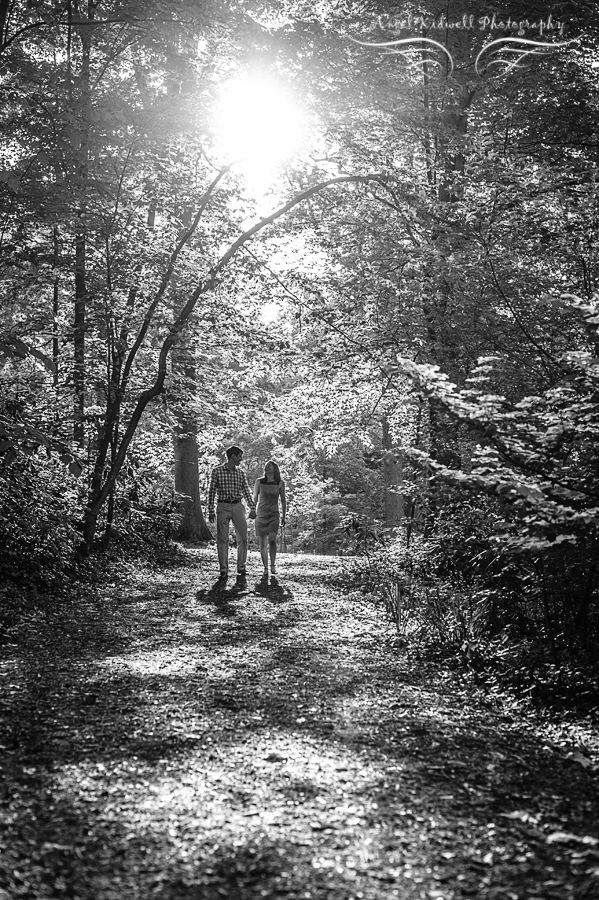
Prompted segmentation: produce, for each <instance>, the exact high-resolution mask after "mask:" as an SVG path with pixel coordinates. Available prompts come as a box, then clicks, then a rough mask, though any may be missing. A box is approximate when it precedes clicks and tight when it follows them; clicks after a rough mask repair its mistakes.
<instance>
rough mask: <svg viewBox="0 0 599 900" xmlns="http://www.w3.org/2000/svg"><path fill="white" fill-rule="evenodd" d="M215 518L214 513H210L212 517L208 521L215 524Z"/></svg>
mask: <svg viewBox="0 0 599 900" xmlns="http://www.w3.org/2000/svg"><path fill="white" fill-rule="evenodd" d="M214 518H215V516H214V513H210V515H209V516H208V521H209V522H214Z"/></svg>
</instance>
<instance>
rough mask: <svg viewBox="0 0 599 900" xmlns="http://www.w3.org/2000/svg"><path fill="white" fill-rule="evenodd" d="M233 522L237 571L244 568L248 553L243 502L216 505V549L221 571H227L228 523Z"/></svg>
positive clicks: (246, 526)
mask: <svg viewBox="0 0 599 900" xmlns="http://www.w3.org/2000/svg"><path fill="white" fill-rule="evenodd" d="M230 522H233V527H234V528H235V535H236V536H237V571H239V569H245V562H246V559H247V555H248V523H247V519H246V517H245V507H244V505H243V503H222V502H219V503H218V504H217V506H216V549H217V551H218V562H219V565H220V569H221V572H228V571H229V523H230Z"/></svg>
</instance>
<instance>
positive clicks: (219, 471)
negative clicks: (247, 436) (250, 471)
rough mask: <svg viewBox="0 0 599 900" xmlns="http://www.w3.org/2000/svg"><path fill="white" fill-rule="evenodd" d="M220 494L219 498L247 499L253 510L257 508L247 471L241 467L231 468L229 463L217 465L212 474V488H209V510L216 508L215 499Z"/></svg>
mask: <svg viewBox="0 0 599 900" xmlns="http://www.w3.org/2000/svg"><path fill="white" fill-rule="evenodd" d="M217 494H218V499H219V500H241V499H244V500H247V502H248V504H249V507H250V509H251V510H254V509H255V508H256V506H255V504H254V498H253V497H252V493H251V491H250V486H249V484H248V480H247V478H246V476H245V472H242V471H241V469H240V468H239V467H237V468H235V469H230V468H229V466H228V465H227V463H223V464H222V466H216V468H214V469H213V470H212V475H211V476H210V489H209V490H208V512H209V513H211V512H212V511H213V510H214V501H215V499H216V495H217Z"/></svg>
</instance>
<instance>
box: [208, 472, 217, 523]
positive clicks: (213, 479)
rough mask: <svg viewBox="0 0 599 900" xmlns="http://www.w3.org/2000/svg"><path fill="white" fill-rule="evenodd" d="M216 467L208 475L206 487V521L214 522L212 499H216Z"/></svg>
mask: <svg viewBox="0 0 599 900" xmlns="http://www.w3.org/2000/svg"><path fill="white" fill-rule="evenodd" d="M217 486H218V485H217V481H216V469H213V470H212V474H211V475H210V488H209V489H208V521H209V522H214V501H215V500H216V488H217Z"/></svg>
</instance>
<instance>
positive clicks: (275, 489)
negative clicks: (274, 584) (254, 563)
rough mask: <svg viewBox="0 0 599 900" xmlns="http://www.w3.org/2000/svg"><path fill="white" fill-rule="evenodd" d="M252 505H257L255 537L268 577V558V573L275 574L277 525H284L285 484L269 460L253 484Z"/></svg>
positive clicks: (275, 465)
mask: <svg viewBox="0 0 599 900" xmlns="http://www.w3.org/2000/svg"><path fill="white" fill-rule="evenodd" d="M279 499H280V501H281V517H280V518H279ZM254 503H257V504H258V509H257V514H256V521H255V524H256V537H257V538H258V542H259V545H260V556H261V557H262V565H263V566H264V575H266V576H268V558H269V556H270V571H271V572H272V574H273V575H274V574H275V573H276V566H275V560H276V556H277V532H278V530H279V524H280V525H283V526H284V525H285V512H286V508H287V504H286V500H285V482H284V481H283V480H282V478H281V472H280V470H279V467H278V465H277V464H276V463H275V462H273V461H272V459H269V460H268V462H267V463H266V464H265V466H264V475H263V477H262V478H257V479H256V483H255V484H254Z"/></svg>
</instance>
